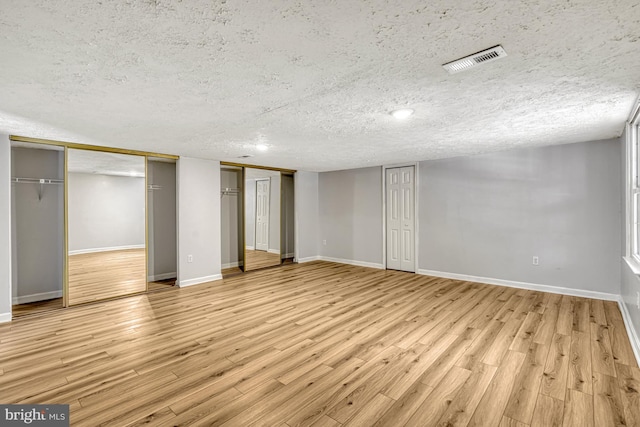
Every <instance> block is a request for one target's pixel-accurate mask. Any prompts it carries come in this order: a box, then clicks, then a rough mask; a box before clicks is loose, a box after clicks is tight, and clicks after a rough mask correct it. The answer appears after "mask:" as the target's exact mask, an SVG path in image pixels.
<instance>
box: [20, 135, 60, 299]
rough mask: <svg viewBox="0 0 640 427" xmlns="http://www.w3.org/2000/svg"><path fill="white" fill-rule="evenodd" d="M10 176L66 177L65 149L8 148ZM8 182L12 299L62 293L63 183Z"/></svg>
mask: <svg viewBox="0 0 640 427" xmlns="http://www.w3.org/2000/svg"><path fill="white" fill-rule="evenodd" d="M11 170H12V175H13V176H16V177H23V178H52V179H63V178H64V152H63V151H53V150H38V149H28V148H13V149H12V168H11ZM39 189H40V185H38V184H12V200H11V202H12V203H11V206H12V228H13V232H12V239H13V244H12V261H13V268H12V271H13V288H12V296H13V301H12V302H13V304H22V303H26V302H33V301H40V300H46V299H51V298H59V297H61V296H62V284H63V274H64V273H63V267H64V185H62V184H58V185H44V186H43V188H42V194H41V196H42V197H41V198H40V199H39V197H38V191H39Z"/></svg>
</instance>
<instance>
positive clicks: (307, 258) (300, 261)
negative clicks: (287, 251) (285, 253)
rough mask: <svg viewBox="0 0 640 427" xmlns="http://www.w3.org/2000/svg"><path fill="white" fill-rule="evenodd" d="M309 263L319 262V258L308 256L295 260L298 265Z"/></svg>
mask: <svg viewBox="0 0 640 427" xmlns="http://www.w3.org/2000/svg"><path fill="white" fill-rule="evenodd" d="M311 261H320V257H319V256H308V257H306V258H298V259H297V260H296V262H297V263H298V264H302V263H305V262H311Z"/></svg>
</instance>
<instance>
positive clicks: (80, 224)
mask: <svg viewBox="0 0 640 427" xmlns="http://www.w3.org/2000/svg"><path fill="white" fill-rule="evenodd" d="M67 191H68V198H69V203H68V206H69V213H68V227H69V253H82V252H88V251H95V250H107V249H112V248H125V247H144V245H145V192H146V189H145V180H144V178H135V177H123V176H113V175H97V174H96V175H94V174H85V173H69V174H68V183H67Z"/></svg>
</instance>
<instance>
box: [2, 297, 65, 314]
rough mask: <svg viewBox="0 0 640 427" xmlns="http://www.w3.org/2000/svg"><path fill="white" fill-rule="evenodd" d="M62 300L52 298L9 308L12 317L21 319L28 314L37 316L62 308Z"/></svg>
mask: <svg viewBox="0 0 640 427" xmlns="http://www.w3.org/2000/svg"><path fill="white" fill-rule="evenodd" d="M62 302H63V301H62V298H53V299H48V300H44V301H36V302H29V303H25V304H16V305H13V306H12V307H11V313H12V315H13V317H14V318H15V317H21V316H26V315H29V314H39V313H44V312H46V311H50V310H58V309H60V308H62V307H63V304H62Z"/></svg>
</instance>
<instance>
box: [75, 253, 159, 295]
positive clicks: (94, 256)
mask: <svg viewBox="0 0 640 427" xmlns="http://www.w3.org/2000/svg"><path fill="white" fill-rule="evenodd" d="M146 262H147V261H146V254H145V250H144V249H126V250H118V251H106V252H95V253H88V254H78V255H70V256H69V305H76V304H83V303H87V302H93V301H99V300H103V299H107V298H115V297H119V296H122V295H129V294H133V293H137V292H144V291H146V289H147V273H146Z"/></svg>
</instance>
